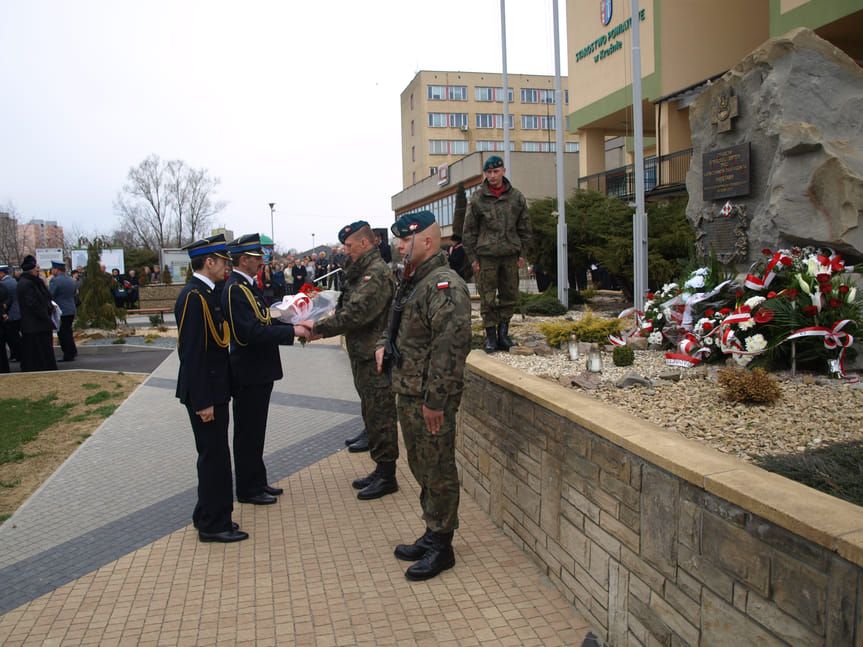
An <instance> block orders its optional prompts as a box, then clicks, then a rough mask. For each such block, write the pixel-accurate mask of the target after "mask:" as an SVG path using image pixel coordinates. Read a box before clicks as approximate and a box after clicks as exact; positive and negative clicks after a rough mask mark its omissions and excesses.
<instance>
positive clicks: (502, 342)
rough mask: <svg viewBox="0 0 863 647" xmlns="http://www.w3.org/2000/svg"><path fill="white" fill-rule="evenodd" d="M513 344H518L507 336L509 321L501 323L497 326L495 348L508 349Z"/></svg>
mask: <svg viewBox="0 0 863 647" xmlns="http://www.w3.org/2000/svg"><path fill="white" fill-rule="evenodd" d="M513 346H518V344H516V343H515V342H514V341H513V340H511V339H510V338H509V322H508V321H507V322H506V323H502V324H500V325H499V326H498V327H497V348H498V350H509V349H510V348H512V347H513Z"/></svg>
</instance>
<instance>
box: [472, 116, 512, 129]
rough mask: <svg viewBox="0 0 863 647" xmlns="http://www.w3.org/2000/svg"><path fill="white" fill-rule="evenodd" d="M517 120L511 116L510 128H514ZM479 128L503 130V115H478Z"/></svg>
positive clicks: (477, 125) (477, 123)
mask: <svg viewBox="0 0 863 647" xmlns="http://www.w3.org/2000/svg"><path fill="white" fill-rule="evenodd" d="M514 123H515V119H514V117H513V116H512V115H510V116H509V127H510V128H513V127H514ZM476 127H477V128H503V115H493V114H482V113H477V115H476Z"/></svg>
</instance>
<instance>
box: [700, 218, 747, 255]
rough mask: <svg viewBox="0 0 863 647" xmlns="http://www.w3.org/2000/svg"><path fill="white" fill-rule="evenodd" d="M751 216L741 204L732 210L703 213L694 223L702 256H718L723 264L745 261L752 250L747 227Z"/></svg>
mask: <svg viewBox="0 0 863 647" xmlns="http://www.w3.org/2000/svg"><path fill="white" fill-rule="evenodd" d="M748 227H749V215H748V214H747V213H746V210H745V208H744V207H743V206H742V205H736V206H732V207H731V210H730V213H729V214H728V215H727V216H726V215H723V213H722V212H721V211H720V212H717V213H702V214H701V215H700V216H699V218H698V221H697V222H696V223H695V251H696V253H697V254H698V256H699V257H700V258H708V257H709V256H710V255H711V253H712V254H715V255H716V258H717V260H719V262H720V263H724V264H730V263H738V262H743V261H745V260H746V258H747V252H748V251H749V241H748V239H747V237H746V230H747V229H748Z"/></svg>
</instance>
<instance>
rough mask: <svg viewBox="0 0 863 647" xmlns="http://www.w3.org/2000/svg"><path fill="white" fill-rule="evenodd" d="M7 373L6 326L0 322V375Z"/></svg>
mask: <svg viewBox="0 0 863 647" xmlns="http://www.w3.org/2000/svg"><path fill="white" fill-rule="evenodd" d="M8 372H9V356H8V355H6V324H5V323H4V322H0V373H8Z"/></svg>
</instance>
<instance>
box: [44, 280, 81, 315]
mask: <svg viewBox="0 0 863 647" xmlns="http://www.w3.org/2000/svg"><path fill="white" fill-rule="evenodd" d="M48 291H49V292H50V293H51V298H52V299H54V303H56V304H57V306H58V307H59V308H60V312H62V313H63V316H68V315H74V314H75V313H76V312H77V310H76V308H75V294H76V293H77V292H78V282H77V281H76V280H75V279H73V278H72V277H71V276H69V275H68V274H66V273H65V272H61V273H60V274H56V275H54V277H53V278H52V279H51V282H50V283H49V284H48Z"/></svg>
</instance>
